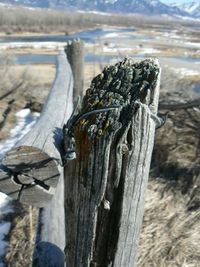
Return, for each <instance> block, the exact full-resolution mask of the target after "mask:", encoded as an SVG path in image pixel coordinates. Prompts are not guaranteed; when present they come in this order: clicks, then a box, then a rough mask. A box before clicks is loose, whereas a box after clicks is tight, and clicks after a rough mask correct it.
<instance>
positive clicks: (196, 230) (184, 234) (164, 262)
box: [137, 179, 200, 267]
mask: <svg viewBox="0 0 200 267" xmlns="http://www.w3.org/2000/svg"><path fill="white" fill-rule="evenodd" d="M187 202H188V196H187V195H182V194H181V193H179V192H178V191H177V190H176V189H175V188H173V185H172V184H168V182H166V181H162V180H159V179H158V180H150V182H149V184H148V190H147V194H146V203H145V215H144V222H143V228H142V232H141V235H140V245H139V258H138V265H137V266H138V267H199V263H200V210H198V211H193V212H192V211H188V210H187Z"/></svg>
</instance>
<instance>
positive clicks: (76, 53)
mask: <svg viewBox="0 0 200 267" xmlns="http://www.w3.org/2000/svg"><path fill="white" fill-rule="evenodd" d="M65 52H66V54H67V58H68V60H69V63H70V66H71V68H72V73H73V77H74V92H73V98H74V104H75V101H76V98H77V96H83V84H84V42H83V41H81V40H79V39H78V40H73V41H69V42H68V44H67V45H66V47H65Z"/></svg>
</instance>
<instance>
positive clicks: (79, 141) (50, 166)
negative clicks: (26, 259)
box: [0, 41, 160, 267]
mask: <svg viewBox="0 0 200 267" xmlns="http://www.w3.org/2000/svg"><path fill="white" fill-rule="evenodd" d="M78 43H79V42H77V41H75V42H74V45H75V47H77V46H78ZM72 46H73V43H72V44H69V47H67V48H66V49H65V51H66V52H67V54H68V57H70V54H71V52H70V51H74V50H73V49H74V48H72ZM81 47H82V43H81V42H80V47H79V48H77V49H78V51H79V53H78V54H79V56H78V57H80V55H83V53H82V52H80V51H81V49H82V48H83V47H82V48H81ZM73 53H74V54H76V53H75V52H73ZM73 53H72V54H73ZM72 54H71V56H72ZM74 57H75V56H74ZM69 62H70V63H71V62H74V63H73V64H72V63H71V67H72V71H71V68H70V64H69V63H68V60H67V58H66V55H65V53H64V52H62V53H61V54H60V55H59V56H58V65H57V76H56V79H55V81H54V84H53V86H52V90H51V92H50V94H49V96H48V99H47V102H46V104H45V107H44V109H43V112H42V115H41V117H40V119H39V121H38V122H37V124H36V125H35V126H34V128H33V129H32V130H31V132H30V133H28V134H27V135H26V136H25V137H24V138H23V139H22V140H20V141H19V143H18V144H17V145H16V147H15V148H14V149H12V150H11V151H10V152H9V153H8V154H7V155H6V157H5V158H4V160H3V165H2V168H1V172H0V186H1V185H2V187H1V188H3V190H2V191H3V192H5V193H7V194H8V195H10V196H12V197H14V198H19V199H20V201H22V202H23V203H27V204H31V205H35V206H37V207H43V206H44V205H46V207H45V208H43V209H41V210H40V221H39V224H38V235H37V242H36V248H35V252H34V257H33V267H47V266H48V267H51V266H52V267H53V266H56V267H64V266H65V264H66V266H67V267H106V266H107V267H108V266H113V267H134V266H136V265H135V264H136V252H137V242H138V236H139V230H140V228H141V224H142V217H143V206H144V192H145V188H146V184H147V180H148V174H149V168H150V161H151V154H152V149H153V143H154V133H155V127H156V125H157V124H159V122H160V120H159V118H158V117H157V108H158V97H159V84H160V68H159V65H158V63H157V61H154V60H144V61H141V62H138V63H135V62H132V61H131V60H128V59H125V60H124V61H122V62H119V63H117V64H116V65H114V66H110V67H107V68H105V69H104V71H103V73H102V74H100V75H98V76H97V77H95V78H94V79H93V81H92V83H91V87H90V88H89V89H88V90H87V91H86V93H85V96H84V97H83V99H82V101H81V103H80V105H78V106H77V110H75V112H74V113H73V115H72V116H71V117H70V119H69V116H70V114H71V113H72V105H73V104H72V103H73V100H74V99H73V96H72V95H73V87H74V86H73V77H72V72H73V75H74V77H76V78H75V79H78V77H81V81H80V82H79V83H78V82H77V83H76V88H80V89H79V90H77V89H76V88H75V90H76V93H75V94H74V97H75V96H76V95H77V94H79V95H81V94H82V92H80V90H82V88H83V83H82V80H83V75H82V74H83V70H80V75H79V71H77V70H78V69H79V68H80V64H78V62H83V59H80V58H79V59H77V60H75V59H72V58H71V59H70V60H69ZM76 64H78V65H79V66H77V65H76ZM81 66H82V67H81V68H83V64H82V65H81ZM77 92H79V93H77ZM68 119H69V120H68ZM67 120H68V123H67V124H66V125H65V127H64V129H65V135H64V144H73V149H74V155H76V157H75V159H74V160H71V161H69V162H68V163H67V164H66V165H65V168H64V181H63V168H62V166H61V165H62V162H63V161H62V159H63V155H64V154H65V152H66V151H63V145H62V139H63V132H62V128H63V125H64V123H66V121H67ZM66 149H67V150H70V149H71V147H70V149H69V148H68V147H67V148H66ZM56 187H57V188H56ZM63 190H64V193H63ZM64 208H65V215H64ZM64 248H65V256H64V252H63V251H64Z"/></svg>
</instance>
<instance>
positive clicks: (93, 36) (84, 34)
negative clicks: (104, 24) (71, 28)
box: [0, 28, 135, 44]
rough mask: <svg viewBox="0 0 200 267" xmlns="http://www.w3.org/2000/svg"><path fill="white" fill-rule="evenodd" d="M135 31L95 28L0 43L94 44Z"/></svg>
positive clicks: (11, 37) (13, 39) (12, 39)
mask: <svg viewBox="0 0 200 267" xmlns="http://www.w3.org/2000/svg"><path fill="white" fill-rule="evenodd" d="M134 31H135V30H134V29H133V28H113V29H109V28H103V29H102V28H97V29H92V30H87V31H81V32H78V33H74V34H71V35H38V36H5V37H1V39H0V43H2V44H3V43H8V42H15V43H24V42H28V43H38V42H58V43H66V42H67V41H69V40H73V39H78V38H80V39H82V40H84V41H85V42H89V43H91V42H94V41H95V40H98V39H99V38H101V37H103V36H109V34H113V33H116V36H117V35H121V34H127V35H129V34H131V33H132V32H134Z"/></svg>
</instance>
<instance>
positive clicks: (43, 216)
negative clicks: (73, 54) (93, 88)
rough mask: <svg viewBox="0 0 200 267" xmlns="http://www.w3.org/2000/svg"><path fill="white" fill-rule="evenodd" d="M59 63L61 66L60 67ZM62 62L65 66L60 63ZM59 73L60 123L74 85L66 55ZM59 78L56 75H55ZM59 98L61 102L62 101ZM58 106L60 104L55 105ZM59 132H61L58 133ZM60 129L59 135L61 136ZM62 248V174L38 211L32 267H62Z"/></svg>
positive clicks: (68, 108) (69, 106)
mask: <svg viewBox="0 0 200 267" xmlns="http://www.w3.org/2000/svg"><path fill="white" fill-rule="evenodd" d="M61 63H62V64H61ZM63 63H64V64H63ZM58 64H59V66H60V67H59V68H58V72H59V71H60V72H61V73H60V74H62V82H61V84H60V86H61V87H62V90H63V95H62V96H60V98H61V99H62V100H63V99H64V100H65V109H64V112H65V117H63V121H62V124H63V122H64V123H65V122H66V120H68V119H69V117H70V115H71V113H72V105H73V104H72V102H73V101H72V98H73V86H71V84H70V86H68V85H69V79H71V75H70V76H69V75H68V71H69V65H68V62H67V61H66V56H65V55H64V54H62V62H60V63H59V62H58ZM57 77H59V73H58V74H57ZM61 99H60V101H62V100H61ZM57 103H59V102H57ZM59 110H60V111H59V119H60V118H61V117H62V116H63V115H62V112H63V110H62V109H61V107H60V108H59ZM61 132H62V130H61ZM61 132H60V130H59V133H61ZM64 248H65V214H64V180H63V172H62V171H61V173H60V178H59V181H58V184H57V187H56V190H55V194H54V196H53V198H52V199H51V201H50V202H49V203H48V204H47V205H46V206H45V207H44V208H42V209H40V214H39V222H38V230H37V239H36V246H35V251H34V255H33V265H32V266H33V267H51V266H52V267H53V266H56V267H64V265H65V263H64V253H63V251H64Z"/></svg>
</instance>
